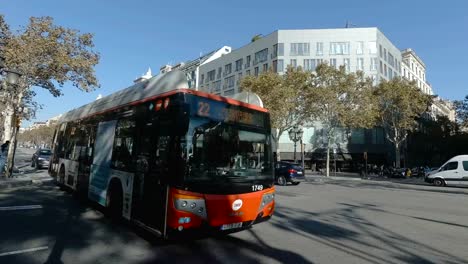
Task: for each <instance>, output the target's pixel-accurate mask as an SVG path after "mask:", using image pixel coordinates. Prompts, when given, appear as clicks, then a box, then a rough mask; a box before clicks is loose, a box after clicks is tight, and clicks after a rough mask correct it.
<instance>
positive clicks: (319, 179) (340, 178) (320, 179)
mask: <svg viewBox="0 0 468 264" xmlns="http://www.w3.org/2000/svg"><path fill="white" fill-rule="evenodd" d="M306 180H307V181H312V182H313V181H326V180H345V181H361V180H363V179H362V178H356V177H339V176H330V177H326V176H306Z"/></svg>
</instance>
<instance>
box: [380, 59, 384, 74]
mask: <svg viewBox="0 0 468 264" xmlns="http://www.w3.org/2000/svg"><path fill="white" fill-rule="evenodd" d="M380 73H381V74H383V64H382V61H380Z"/></svg>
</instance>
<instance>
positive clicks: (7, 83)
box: [0, 56, 23, 178]
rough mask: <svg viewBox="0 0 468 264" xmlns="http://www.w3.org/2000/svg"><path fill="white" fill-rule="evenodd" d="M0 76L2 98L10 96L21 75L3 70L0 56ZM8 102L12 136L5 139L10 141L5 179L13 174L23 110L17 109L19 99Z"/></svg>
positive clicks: (3, 64) (3, 63) (3, 65)
mask: <svg viewBox="0 0 468 264" xmlns="http://www.w3.org/2000/svg"><path fill="white" fill-rule="evenodd" d="M0 75H1V76H3V77H4V78H3V79H2V80H1V88H2V90H4V94H3V95H4V96H11V95H12V94H13V92H14V89H12V88H14V87H15V86H16V85H18V82H19V79H20V78H21V74H20V73H18V72H16V71H13V70H9V69H6V68H5V59H4V58H3V57H1V56H0ZM8 100H9V101H10V103H11V102H13V114H12V116H11V128H13V134H12V136H11V139H8V138H6V140H10V146H9V147H8V157H7V159H6V166H5V175H6V177H8V178H10V177H11V175H12V173H13V163H14V155H15V153H14V152H15V149H16V136H17V133H18V129H19V121H20V120H21V119H20V118H21V114H22V112H23V109H22V108H21V109H19V108H17V107H18V105H20V103H21V101H20V100H21V98H20V99H19V100H18V102H15V101H16V98H8ZM11 128H5V129H11ZM1 170H3V168H0V171H1Z"/></svg>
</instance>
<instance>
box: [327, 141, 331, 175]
mask: <svg viewBox="0 0 468 264" xmlns="http://www.w3.org/2000/svg"><path fill="white" fill-rule="evenodd" d="M330 141H331V140H330V135H328V136H327V177H330Z"/></svg>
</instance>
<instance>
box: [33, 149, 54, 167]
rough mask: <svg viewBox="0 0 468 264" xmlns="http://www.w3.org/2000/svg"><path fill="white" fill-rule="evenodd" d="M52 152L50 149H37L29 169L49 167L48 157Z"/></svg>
mask: <svg viewBox="0 0 468 264" xmlns="http://www.w3.org/2000/svg"><path fill="white" fill-rule="evenodd" d="M51 155H52V151H51V150H50V149H43V148H41V149H38V150H36V152H34V154H33V156H32V159H31V167H36V168H37V169H41V168H47V167H49V160H50V156H51Z"/></svg>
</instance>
